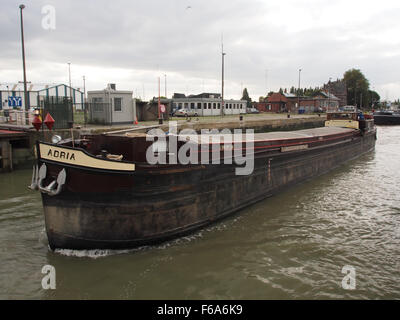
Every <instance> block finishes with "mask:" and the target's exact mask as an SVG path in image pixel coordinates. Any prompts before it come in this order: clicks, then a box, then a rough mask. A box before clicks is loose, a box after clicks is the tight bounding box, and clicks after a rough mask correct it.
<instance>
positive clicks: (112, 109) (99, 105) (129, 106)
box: [87, 84, 136, 124]
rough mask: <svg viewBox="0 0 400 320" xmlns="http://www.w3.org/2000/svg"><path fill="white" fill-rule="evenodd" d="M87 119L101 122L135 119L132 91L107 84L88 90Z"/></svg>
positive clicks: (120, 121)
mask: <svg viewBox="0 0 400 320" xmlns="http://www.w3.org/2000/svg"><path fill="white" fill-rule="evenodd" d="M87 94H88V103H89V104H88V105H89V121H90V122H92V123H102V124H124V123H125V124H126V123H133V122H134V121H135V117H134V115H136V105H135V99H133V98H132V94H133V92H132V91H124V90H116V86H115V84H109V85H108V86H107V88H106V89H104V90H95V91H88V93H87Z"/></svg>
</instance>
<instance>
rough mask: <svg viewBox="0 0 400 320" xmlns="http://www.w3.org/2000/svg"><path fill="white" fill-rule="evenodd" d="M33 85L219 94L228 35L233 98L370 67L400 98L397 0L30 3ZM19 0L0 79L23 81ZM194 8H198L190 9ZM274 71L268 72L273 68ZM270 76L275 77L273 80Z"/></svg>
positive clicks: (0, 28)
mask: <svg viewBox="0 0 400 320" xmlns="http://www.w3.org/2000/svg"><path fill="white" fill-rule="evenodd" d="M25 5H26V9H24V26H25V40H26V57H27V68H28V70H27V75H28V80H30V81H33V82H40V83H46V82H49V83H54V82H64V83H65V82H67V80H68V69H67V62H71V68H72V69H71V70H72V82H73V83H74V84H80V83H81V82H82V76H83V75H85V76H86V78H87V88H88V89H101V88H103V87H105V85H106V84H107V83H109V82H115V83H117V86H118V87H120V88H124V89H131V90H133V91H134V92H136V91H137V92H141V95H143V91H144V92H145V96H146V97H147V98H149V97H152V96H155V95H157V91H158V88H157V77H159V76H160V77H161V78H162V79H163V80H165V79H164V78H165V77H164V74H166V75H167V83H168V92H169V94H172V92H187V93H199V92H202V91H213V92H219V91H220V86H221V37H222V34H223V39H224V51H225V52H226V53H227V55H226V56H225V79H226V84H225V90H226V96H227V97H232V98H237V97H239V96H240V93H241V89H242V88H244V87H247V88H248V90H249V93H250V95H251V96H252V97H253V99H257V98H258V96H260V95H264V94H265V92H266V91H267V90H278V89H279V87H291V86H297V83H298V69H299V68H302V73H301V85H302V86H307V87H309V86H320V85H322V84H323V83H324V82H327V80H328V79H329V78H330V77H332V78H340V77H341V76H342V75H343V73H344V72H345V71H346V70H347V69H349V68H353V67H356V68H360V69H361V70H362V71H363V72H364V74H365V76H366V77H367V78H368V79H369V80H370V83H371V85H372V86H374V87H375V88H376V89H380V90H383V91H382V92H380V94H381V96H385V94H386V91H387V92H388V96H389V98H392V99H394V98H396V99H397V98H399V97H400V91H399V87H400V83H399V81H398V76H397V73H396V70H399V67H400V66H399V62H398V61H400V59H399V55H400V40H399V38H398V37H397V35H398V34H399V32H400V25H399V24H398V22H397V21H398V16H399V15H400V6H399V4H398V2H397V1H388V0H381V1H380V2H379V3H378V2H376V1H351V2H349V1H343V0H336V1H329V2H328V1H323V0H311V1H305V0H300V1H298V0H296V1H294V0H284V1H280V2H274V3H272V2H266V1H257V0H248V1H239V0H235V1H229V0H219V1H210V0H168V1H161V0H148V1H123V0H114V1H105V0H96V1H94V0H83V1H77V0H75V1H55V0H52V1H50V0H36V1H25ZM44 5H52V6H54V8H55V9H56V29H55V30H45V29H43V28H42V26H41V21H42V19H43V17H44V15H43V14H42V13H41V9H42V7H43V6H44ZM18 6H19V1H18V2H17V1H15V0H11V1H7V2H6V3H4V4H2V11H1V13H0V32H1V39H2V42H3V44H6V45H5V46H3V48H2V51H1V59H0V81H2V82H11V81H18V80H21V78H22V71H21V64H22V63H21V47H20V46H21V45H20V31H19V9H18ZM188 6H190V7H191V8H189V9H187V7H188ZM266 70H268V71H266ZM266 75H267V77H266Z"/></svg>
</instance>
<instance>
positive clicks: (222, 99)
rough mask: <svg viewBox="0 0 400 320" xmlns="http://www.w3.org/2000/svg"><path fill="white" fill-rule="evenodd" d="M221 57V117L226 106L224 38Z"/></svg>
mask: <svg viewBox="0 0 400 320" xmlns="http://www.w3.org/2000/svg"><path fill="white" fill-rule="evenodd" d="M221 48H222V50H221V55H222V82H221V85H222V90H221V115H222V116H223V115H224V106H225V101H224V56H225V54H226V53H224V42H223V38H222V42H221Z"/></svg>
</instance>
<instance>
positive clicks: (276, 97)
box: [268, 92, 288, 102]
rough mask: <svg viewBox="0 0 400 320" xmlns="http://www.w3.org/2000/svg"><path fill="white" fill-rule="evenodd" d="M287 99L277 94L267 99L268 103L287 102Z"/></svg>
mask: <svg viewBox="0 0 400 320" xmlns="http://www.w3.org/2000/svg"><path fill="white" fill-rule="evenodd" d="M287 101H288V100H287V98H286V97H285V96H284V95H283V94H280V93H279V92H274V93H273V94H271V95H270V96H269V97H268V102H287Z"/></svg>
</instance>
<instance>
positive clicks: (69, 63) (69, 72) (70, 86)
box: [68, 62, 72, 101]
mask: <svg viewBox="0 0 400 320" xmlns="http://www.w3.org/2000/svg"><path fill="white" fill-rule="evenodd" d="M68 74H69V96H70V98H71V101H72V85H71V62H68Z"/></svg>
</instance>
